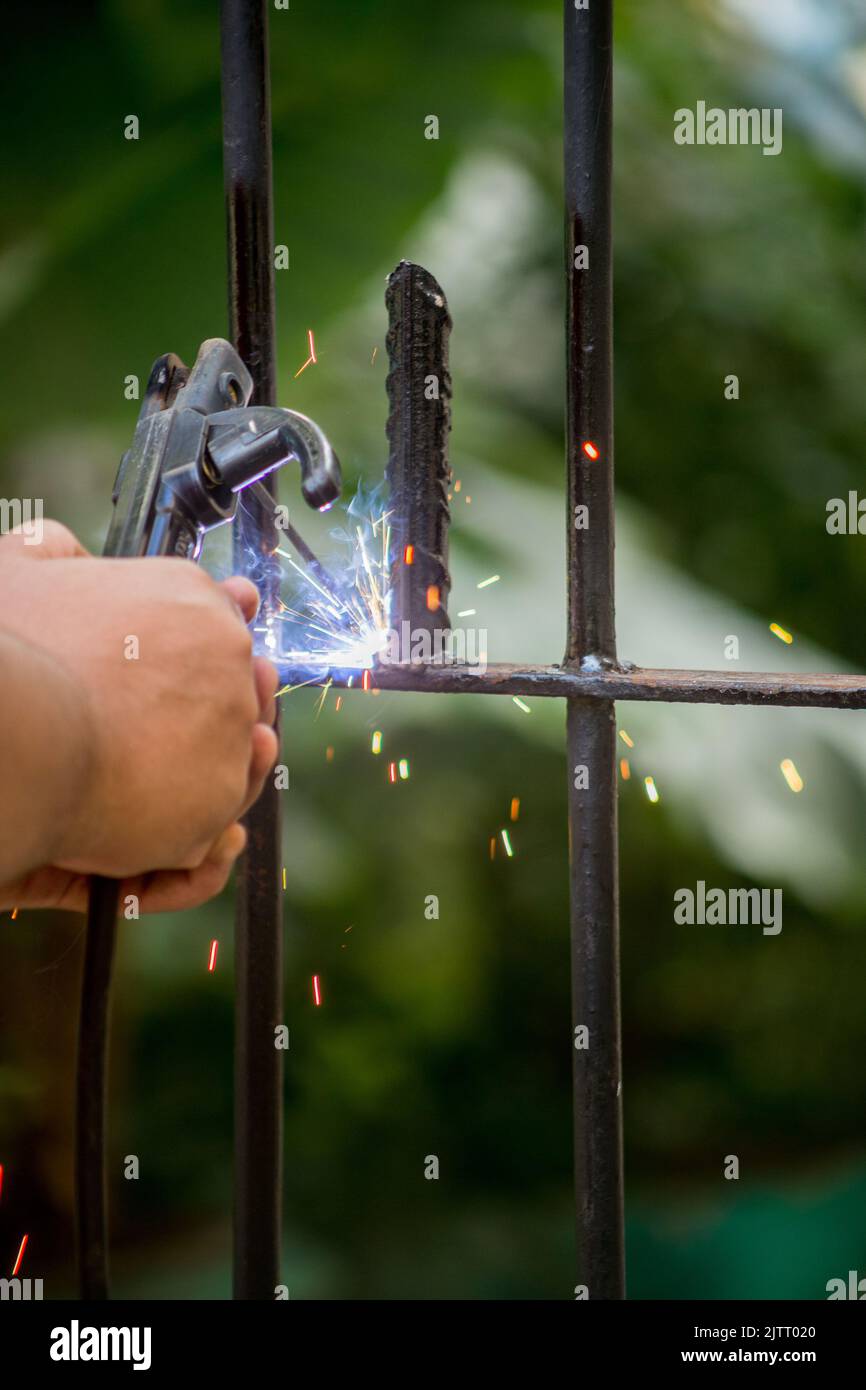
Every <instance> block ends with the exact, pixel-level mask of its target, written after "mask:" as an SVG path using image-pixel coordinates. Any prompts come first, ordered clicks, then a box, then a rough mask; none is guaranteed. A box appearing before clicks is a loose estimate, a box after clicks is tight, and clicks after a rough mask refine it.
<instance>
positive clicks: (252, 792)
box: [238, 724, 280, 816]
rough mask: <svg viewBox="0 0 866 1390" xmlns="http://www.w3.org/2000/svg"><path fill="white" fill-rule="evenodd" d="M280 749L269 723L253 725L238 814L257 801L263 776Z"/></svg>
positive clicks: (274, 760) (262, 783) (266, 773)
mask: <svg viewBox="0 0 866 1390" xmlns="http://www.w3.org/2000/svg"><path fill="white" fill-rule="evenodd" d="M279 751H280V741H279V739H278V738H277V736H276V734H275V732H274V730H273V729H272V728H271V727H270V725H269V724H256V725H254V726H253V747H252V755H251V757H250V771H249V780H248V782H247V794H246V798H245V800H244V804H243V807H242V808H241V810H240V811H239V812H238V815H241V816H242V815H243V814H244V812H245V811H248V810H249V808H250V807H251V806H252V804H253V802H254V801H258V799H259V795H260V793H261V790H262V787H263V786H264V783H265V778H266V777H267V775H268V773H269V772H270V770H271V768H272V767H273V765H274V763H275V762H276V761H277V754H278V753H279Z"/></svg>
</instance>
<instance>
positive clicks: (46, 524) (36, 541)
mask: <svg viewBox="0 0 866 1390" xmlns="http://www.w3.org/2000/svg"><path fill="white" fill-rule="evenodd" d="M12 550H14V551H15V553H16V554H18V553H19V552H20V554H21V555H30V556H32V557H33V558H34V559H35V560H77V559H79V558H81V557H88V556H89V555H90V552H89V551H88V550H85V548H84V546H83V545H82V544H81V541H80V540H79V539H78V537H77V536H75V535H73V533H72V532H71V531H70V530H69V528H68V526H64V525H63V524H62V522H60V521H50V520H48V521H34V522H33V523H31V526H30V527H29V528H28V530H27V531H26V532H25V531H24V530H23V529H22V528H18V529H17V530H15V531H10V532H9V533H8V534H7V535H6V536H5V537H4V539H3V544H2V549H0V554H8V553H9V552H10V551H12Z"/></svg>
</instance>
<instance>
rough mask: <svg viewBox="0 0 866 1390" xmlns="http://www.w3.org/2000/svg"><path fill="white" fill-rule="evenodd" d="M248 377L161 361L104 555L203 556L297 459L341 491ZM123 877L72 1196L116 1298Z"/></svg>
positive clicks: (100, 933)
mask: <svg viewBox="0 0 866 1390" xmlns="http://www.w3.org/2000/svg"><path fill="white" fill-rule="evenodd" d="M252 386H253V383H252V377H251V376H250V374H249V372H248V371H247V368H246V367H245V366H244V363H243V362H242V361H241V359H240V357H239V356H238V354H237V352H235V350H234V348H233V347H232V346H231V344H230V343H227V342H226V341H225V340H224V339H222V338H210V339H208V340H207V341H206V342H204V343H202V345H201V347H200V349H199V352H198V356H197V357H196V361H195V365H194V366H193V368H192V370H191V371H190V370H188V369H187V368H186V367H185V366H184V364H183V362H182V361H181V360H180V358H178V357H176V356H175V355H174V354H173V353H168V354H166V355H165V356H164V357H160V358H159V359H158V361H157V362H156V363H155V364H154V366H153V369H152V371H151V374H150V378H149V380H148V384H147V388H146V390H145V394H144V399H143V401H142V405H141V410H140V412H139V417H138V423H137V425H136V429H135V435H134V437H133V441H132V445H131V447H130V448H129V449H128V450H127V452H126V453H125V454H124V456H123V458H122V459H121V462H120V468H119V470H118V474H117V479H116V481H115V485H114V489H113V492H112V503H113V506H114V510H113V513H112V519H111V525H110V526H109V530H108V536H107V538H106V542H105V546H104V549H103V555H106V556H114V557H124V556H128V557H132V556H143V555H163V556H171V555H174V556H180V557H184V558H187V559H190V560H195V559H197V558H198V555H199V553H200V551H201V544H202V539H203V537H204V534H205V532H206V531H210V530H212V529H213V528H214V527H216V526H223V525H225V524H226V523H227V522H230V521H231V520H232V518H233V517H234V515H235V512H236V510H237V504H238V495H239V494H240V493H241V492H242V491H243V490H244V489H245V488H253V489H257V495H258V493H260V492H261V489H259V488H258V484H259V482H260V480H261V479H262V478H264V477H266V476H267V474H269V473H272V472H273V471H274V470H275V469H277V468H280V467H282V465H283V464H285V463H288V462H289V460H290V459H296V460H297V462H298V463H299V464H300V469H301V491H302V492H303V495H304V499H305V500H306V502H307V504H308V505H309V506H310V507H313V508H317V509H321V508H324V507H327V506H329V505H330V504H331V503H332V502H334V501H336V499H337V498H338V497H339V495H340V487H341V476H340V465H339V463H338V461H337V457H336V455H335V453H334V451H333V449H332V448H331V445H330V443H329V442H328V440H327V438H326V437H325V435H324V434H323V433H322V431H321V430H320V429H319V427H318V425H316V424H314V423H313V421H312V420H308V419H307V417H306V416H305V415H300V414H298V412H297V411H294V410H283V409H281V408H279V407H276V406H255V405H253V406H251V405H249V404H248V401H249V398H250V395H251V392H252ZM119 894H120V884H119V883H118V882H117V881H115V880H114V879H106V878H101V877H99V876H97V875H94V877H93V878H92V879H91V882H90V900H89V905H88V916H87V936H86V943H85V953H84V970H83V976H82V986H81V1010H80V1015H79V1033H78V1069H77V1081H76V1135H75V1192H76V1226H77V1242H78V1261H79V1275H80V1285H81V1296H82V1298H85V1299H104V1298H107V1297H108V1242H107V1210H106V1206H107V1200H106V1182H105V1108H106V1059H107V1051H108V1018H109V999H110V988H111V973H112V964H113V959H114V947H115V938H116V932H117V912H118V905H119Z"/></svg>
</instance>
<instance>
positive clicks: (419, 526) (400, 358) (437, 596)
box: [385, 261, 451, 657]
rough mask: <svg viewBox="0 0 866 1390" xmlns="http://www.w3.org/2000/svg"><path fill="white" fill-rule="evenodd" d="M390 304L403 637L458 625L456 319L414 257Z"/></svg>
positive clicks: (396, 555)
mask: <svg viewBox="0 0 866 1390" xmlns="http://www.w3.org/2000/svg"><path fill="white" fill-rule="evenodd" d="M385 303H386V305H387V308H388V358H389V363H390V371H389V373H388V402H389V407H390V409H389V412H388V427H387V433H388V444H389V458H388V467H387V469H386V470H385V476H386V478H387V480H388V510H389V513H390V517H391V522H390V525H391V542H390V555H389V562H390V564H389V567H390V585H389V602H390V608H389V621H390V625H391V627H392V628H393V629H394V630H395V631H396V632H397V635H398V637H399V638H400V639H401V641H402V638H403V632H404V627H403V625H404V623H405V624H407V625H408V627H407V629H406V630H407V631H408V632H409V633H415V632H418V631H419V630H425V631H429V632H433V631H435V630H436V629H438V628H447V627H449V625H450V624H449V622H448V594H449V591H450V588H451V576H450V575H449V573H448V525H449V522H450V520H451V513H450V510H449V505H448V484H449V481H450V476H451V475H450V470H449V467H448V435H449V433H450V430H451V375H450V373H449V370H448V339H449V336H450V333H451V316H450V314H449V313H448V304H447V302H446V299H445V295H444V293H443V291H442V287H441V286H440V285H439V284H438V283H437V281H436V280H435V279H434V277H433V276H432V275H431V274H430V272H429V270H425V269H424V267H423V266H420V265H413V264H412V262H411V261H401V262H400V264H399V265H398V266H397V268H396V270H394V271H393V272H392V273H391V275H390V276H389V277H388V288H387V291H386V294H385ZM407 552H408V555H407ZM409 641H410V642H411V637H410V639H409ZM408 645H409V643H407V646H408ZM407 657H408V652H407Z"/></svg>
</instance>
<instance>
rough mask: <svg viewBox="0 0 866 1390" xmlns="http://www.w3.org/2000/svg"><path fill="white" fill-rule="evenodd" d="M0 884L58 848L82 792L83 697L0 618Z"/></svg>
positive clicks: (88, 752) (86, 732) (88, 743)
mask: <svg viewBox="0 0 866 1390" xmlns="http://www.w3.org/2000/svg"><path fill="white" fill-rule="evenodd" d="M0 672H2V677H0V885H3V884H5V883H9V882H12V881H14V880H16V879H18V878H19V877H20V876H21V875H22V874H25V873H27V872H29V871H30V870H31V869H34V868H36V867H37V866H38V865H40V864H44V863H45V862H46V861H49V860H50V859H51V858H52V857H53V855H54V853H55V852H56V853H59V852H60V850H61V847H62V845H63V844H64V843H65V841H66V840H67V839H68V837H69V829H70V821H71V820H72V819H73V818H74V817H75V814H76V807H77V806H79V805H81V804H82V802H83V801H84V800H85V798H86V790H87V786H88V782H89V778H90V775H91V766H90V764H91V756H92V749H93V738H92V733H91V729H90V726H89V718H88V711H87V707H86V700H85V697H84V695H83V692H81V691H80V690H79V689H78V688H77V686H76V684H75V682H74V680H73V679H72V677H71V676H70V675H68V674H67V672H65V671H64V670H63V669H62V668H61V667H60V666H59V665H57V664H56V663H55V662H54V661H52V659H51V657H50V656H48V655H46V654H45V653H44V652H42V651H40V650H39V649H38V648H36V647H33V646H31V645H30V644H29V643H28V642H26V641H24V640H23V639H21V638H20V637H16V636H12V635H10V634H9V633H7V632H4V631H3V630H2V618H0Z"/></svg>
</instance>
